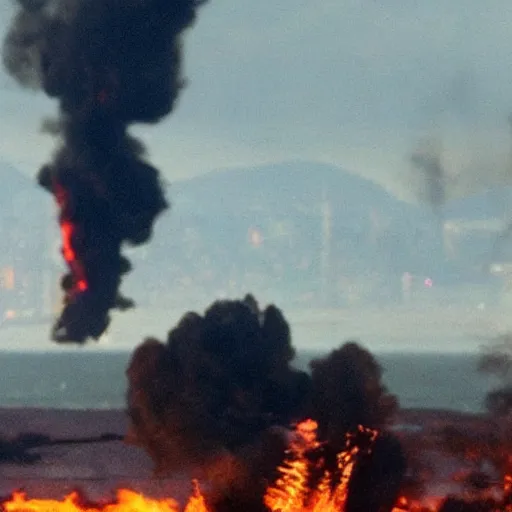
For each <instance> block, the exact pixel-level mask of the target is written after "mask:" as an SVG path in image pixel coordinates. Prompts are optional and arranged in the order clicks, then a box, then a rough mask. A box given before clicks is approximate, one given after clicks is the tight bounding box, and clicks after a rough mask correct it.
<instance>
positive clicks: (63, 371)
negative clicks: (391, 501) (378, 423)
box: [0, 351, 494, 411]
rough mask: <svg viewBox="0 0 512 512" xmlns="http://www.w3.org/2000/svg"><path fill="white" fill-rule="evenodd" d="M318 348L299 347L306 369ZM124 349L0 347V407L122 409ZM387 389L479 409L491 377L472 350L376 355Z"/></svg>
mask: <svg viewBox="0 0 512 512" xmlns="http://www.w3.org/2000/svg"><path fill="white" fill-rule="evenodd" d="M319 355H320V354H319V353H307V352H301V353H299V354H298V357H297V361H296V365H297V366H299V367H302V368H306V367H307V364H308V362H309V360H311V358H313V357H317V356H319ZM129 358H130V353H128V352H103V351H102V352H61V353H12V352H4V353H2V352H0V406H1V407H27V406H28V407H44V408H95V409H96V408H123V407H124V399H125V390H126V379H125V375H124V372H125V368H126V366H127V363H128V360H129ZM377 358H378V360H379V362H380V363H381V364H382V366H383V368H384V370H385V373H384V380H385V382H386V384H387V386H388V387H389V389H390V390H391V391H392V392H393V393H395V394H397V395H398V397H399V398H400V403H401V405H402V406H404V407H425V408H430V407H440V408H449V409H457V410H462V411H479V410H482V402H483V398H484V396H485V394H486V392H487V391H488V390H489V389H490V388H491V387H492V386H493V384H494V382H493V381H492V380H491V379H489V378H486V377H484V376H482V375H479V374H478V373H477V372H476V370H475V368H476V361H477V356H476V355H468V354H464V355H463V354H460V355H458V354H439V355H434V354H414V353H406V354H380V355H379V354H377Z"/></svg>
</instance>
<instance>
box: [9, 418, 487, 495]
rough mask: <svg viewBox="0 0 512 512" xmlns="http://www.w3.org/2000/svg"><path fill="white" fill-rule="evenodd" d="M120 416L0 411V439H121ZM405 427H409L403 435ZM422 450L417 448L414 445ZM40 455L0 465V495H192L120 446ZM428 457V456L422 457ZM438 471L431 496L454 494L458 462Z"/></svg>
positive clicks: (446, 462)
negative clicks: (26, 435) (125, 490)
mask: <svg viewBox="0 0 512 512" xmlns="http://www.w3.org/2000/svg"><path fill="white" fill-rule="evenodd" d="M481 421H482V420H481V419H479V417H476V416H471V415H467V414H463V413H454V412H450V411H427V410H408V411H402V412H401V413H400V415H399V418H397V424H399V425H401V429H402V430H401V432H402V433H401V434H400V433H399V435H406V436H419V438H418V439H420V438H422V437H423V436H424V435H428V434H429V433H430V432H433V431H435V430H436V429H438V428H439V427H440V426H442V425H444V424H446V423H454V422H455V423H459V424H460V423H461V422H466V423H467V422H474V424H475V425H478V424H479V423H480V422H481ZM126 425H127V420H126V417H125V415H124V412H122V411H117V410H110V411H85V410H82V411H76V410H74V411H69V410H48V409H0V436H2V437H3V438H8V439H10V438H14V437H16V436H17V435H19V434H20V433H26V432H32V433H38V434H45V435H48V436H50V437H51V438H52V439H63V438H78V437H86V436H100V435H102V434H105V433H114V434H120V435H122V434H124V432H125V431H126ZM404 425H406V426H407V428H406V429H405V434H404V429H403V427H404ZM418 446H421V443H418ZM33 452H34V453H38V454H40V455H41V456H42V460H41V461H39V462H37V463H34V464H18V463H16V464H15V463H4V464H0V495H1V496H4V497H7V496H9V495H10V494H11V493H12V491H14V490H16V489H23V490H25V491H26V492H27V493H28V495H29V496H30V497H39V498H54V499H61V498H62V497H63V496H65V495H66V494H68V493H69V492H70V491H72V490H74V489H77V488H78V489H81V490H82V491H83V492H84V493H85V495H86V497H88V498H90V499H92V500H101V499H109V498H113V497H114V495H115V489H117V488H119V487H125V488H130V489H133V490H135V491H137V492H141V493H144V494H146V495H148V496H151V497H155V498H163V497H173V498H175V499H177V500H179V501H181V502H183V501H184V500H186V498H187V497H188V496H189V494H190V491H191V482H190V477H189V475H187V474H186V472H185V471H184V472H183V473H182V474H180V475H175V476H174V477H173V478H172V479H155V478H153V477H152V472H151V468H152V464H151V461H150V460H149V458H148V457H147V456H146V455H145V454H144V452H143V451H142V450H140V449H138V448H134V447H131V446H128V445H126V444H124V443H123V442H121V441H109V442H106V443H95V444H87V445H59V446H52V447H44V448H38V449H33ZM425 456H426V457H431V456H432V452H430V453H425ZM435 459H436V461H437V462H436V465H437V468H436V470H435V473H436V474H435V475H433V476H432V481H431V485H430V491H431V492H432V493H433V495H436V496H442V495H446V493H448V492H450V491H451V490H453V485H451V484H450V483H449V482H448V477H449V472H450V471H454V470H456V469H457V468H456V465H457V463H456V461H454V460H450V459H447V458H443V457H435Z"/></svg>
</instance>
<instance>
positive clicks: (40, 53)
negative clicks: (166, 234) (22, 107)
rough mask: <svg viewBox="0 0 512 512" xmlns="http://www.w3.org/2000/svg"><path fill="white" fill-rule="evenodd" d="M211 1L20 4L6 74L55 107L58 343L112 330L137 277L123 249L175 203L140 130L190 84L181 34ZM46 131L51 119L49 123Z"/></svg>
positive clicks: (49, 176)
mask: <svg viewBox="0 0 512 512" xmlns="http://www.w3.org/2000/svg"><path fill="white" fill-rule="evenodd" d="M203 3H205V0H18V12H17V14H16V16H15V18H14V21H13V23H12V25H11V27H10V29H9V31H8V33H7V36H6V39H5V41H4V49H3V50H4V53H3V61H4V65H5V67H6V69H7V70H8V72H9V73H10V74H11V75H12V76H13V77H14V78H16V79H17V80H18V82H19V83H20V84H21V85H23V86H27V87H32V88H41V89H42V90H43V91H44V92H45V93H46V94H47V95H48V96H49V97H51V98H55V99H57V100H58V102H59V106H60V116H59V119H58V121H57V122H52V123H51V129H52V131H54V132H55V131H57V132H58V133H59V134H60V137H61V140H62V145H61V147H60V149H59V150H58V151H57V153H56V155H55V157H54V158H53V161H52V162H51V163H49V164H47V165H45V166H43V168H42V169H41V170H40V172H39V183H40V184H41V185H42V186H43V187H44V188H45V189H47V190H48V191H49V192H50V193H52V194H53V195H54V197H55V200H56V202H57V205H58V208H59V223H60V226H61V231H62V238H63V244H62V253H63V256H64V259H65V260H66V263H67V266H68V269H69V272H68V274H66V275H65V276H64V277H63V279H62V288H63V290H64V295H65V296H64V308H63V311H62V313H61V315H60V318H59V319H58V320H57V322H56V324H55V326H54V329H53V339H54V340H55V341H58V342H78V343H83V342H84V341H86V340H87V338H89V337H92V338H95V339H97V338H99V337H100V336H101V334H102V333H103V332H104V331H105V330H106V328H107V327H108V324H109V321H110V318H109V311H110V310H111V309H113V308H120V309H124V308H127V307H130V306H132V305H133V303H132V301H131V300H128V299H125V298H124V297H122V296H121V295H120V294H119V286H120V282H121V277H122V275H123V274H124V273H126V272H128V271H129V270H130V264H129V262H128V261H127V260H126V259H125V258H124V257H123V256H122V255H121V249H122V246H123V244H126V243H128V244H132V245H139V244H143V243H145V242H147V241H148V240H149V238H150V237H151V233H152V228H153V224H154V222H155V220H156V218H157V216H158V215H159V214H160V213H161V212H162V211H163V210H165V209H166V208H167V206H168V205H167V201H166V199H165V197H164V193H163V189H162V187H161V184H160V180H159V174H158V171H157V170H156V169H155V168H154V167H152V166H151V165H150V164H149V163H147V161H146V159H145V155H144V149H143V147H142V146H141V144H140V143H139V142H138V141H136V140H135V139H133V138H132V137H130V136H129V135H128V132H127V131H128V127H129V125H130V124H132V123H137V122H139V123H155V122H157V121H159V120H160V119H162V118H163V117H164V116H166V115H167V114H169V113H170V112H171V111H172V109H173V107H174V105H175V102H176V99H177V97H178V95H179V92H180V90H181V88H182V86H183V80H182V77H181V58H182V57H181V54H182V49H181V37H182V33H183V31H184V30H185V29H186V28H188V27H189V26H191V25H192V23H193V22H194V19H195V16H196V10H197V8H198V7H199V5H200V4H203ZM47 124H48V123H47Z"/></svg>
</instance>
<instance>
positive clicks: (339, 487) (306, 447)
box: [264, 419, 378, 512]
mask: <svg viewBox="0 0 512 512" xmlns="http://www.w3.org/2000/svg"><path fill="white" fill-rule="evenodd" d="M317 428H318V424H317V423H316V422H315V421H313V420H311V419H308V420H305V421H303V422H301V423H299V424H298V425H297V426H296V429H295V434H296V437H295V439H294V440H293V441H292V442H291V444H290V449H289V450H288V451H287V456H286V459H285V461H284V463H283V464H282V465H281V466H280V467H279V468H278V469H279V472H280V474H281V476H280V478H279V479H278V480H277V481H276V483H275V485H274V486H272V487H270V488H269V489H268V490H267V493H266V494H265V497H264V503H265V505H266V506H267V508H268V509H269V510H270V511H272V512H338V511H340V510H343V509H344V506H345V502H346V499H347V488H348V482H349V480H350V476H351V475H352V470H353V468H354V462H355V458H356V456H357V454H358V453H359V451H360V449H359V447H358V446H357V445H354V446H352V442H353V439H354V436H347V444H346V450H344V451H342V452H341V453H339V454H338V456H337V465H338V468H337V469H338V471H339V473H340V475H341V476H340V478H339V479H338V481H337V482H334V481H333V479H332V475H331V473H330V472H329V471H328V470H325V471H324V473H323V475H322V477H321V478H320V481H319V483H318V484H317V485H316V488H314V489H310V487H309V478H310V476H311V469H312V467H311V462H310V461H309V460H308V458H307V453H308V452H310V451H311V450H314V449H317V448H319V447H320V446H321V444H320V442H319V441H318V440H317V436H316V431H317ZM358 432H359V433H363V434H366V435H368V437H369V441H370V446H371V445H372V444H373V442H374V441H375V439H376V437H377V435H378V432H377V431H376V430H370V429H365V428H364V427H361V426H360V427H358ZM370 449H371V448H370Z"/></svg>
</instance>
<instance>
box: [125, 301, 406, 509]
mask: <svg viewBox="0 0 512 512" xmlns="http://www.w3.org/2000/svg"><path fill="white" fill-rule="evenodd" d="M294 352H295V351H294V349H293V347H292V344H291V336H290V328H289V326H288V323H287V322H286V320H285V318H284V316H283V314H282V313H281V311H280V310H279V309H278V308H276V307H275V306H273V305H270V306H267V307H266V308H265V309H264V310H263V311H261V310H260V308H259V306H258V304H257V302H256V300H255V299H254V298H253V297H252V296H250V295H248V296H247V297H246V298H245V299H244V300H227V301H218V302H215V303H213V304H212V305H211V306H210V307H209V308H208V309H207V310H206V312H205V313H204V315H203V316H201V315H199V314H197V313H187V314H186V315H184V316H183V318H182V319H181V321H180V322H179V323H178V325H177V326H176V327H175V328H174V329H172V330H171V331H170V332H169V334H168V337H167V342H166V343H162V342H160V341H158V340H156V339H154V338H149V339H146V340H145V341H144V342H143V343H142V344H141V345H140V346H139V347H138V348H137V349H136V350H135V352H134V354H133V356H132V360H131V363H130V365H129V368H128V370H127V376H128V381H129V388H128V415H129V418H130V429H129V432H128V434H127V441H128V442H130V443H133V444H136V445H138V446H140V447H142V448H143V449H144V450H145V451H146V452H147V453H148V454H149V455H150V457H151V458H152V460H153V461H154V464H155V473H156V474H159V475H162V474H169V473H173V472H174V471H176V470H178V469H183V468H187V467H193V468H199V469H198V471H199V474H200V476H201V477H202V478H206V479H207V480H208V481H209V482H210V483H211V485H212V489H213V490H212V491H211V493H210V494H209V496H208V500H209V503H210V505H211V506H212V508H213V509H214V510H215V511H218V512H220V511H230V510H248V511H249V510H251V511H252V510H254V511H265V510H273V511H277V510H282V511H284V510H287V511H290V512H292V511H293V512H295V511H299V510H311V511H313V510H315V511H320V510H326V511H327V510H338V509H340V507H341V503H343V504H344V505H343V507H344V508H345V509H346V510H347V511H356V510H365V511H367V512H369V511H371V510H376V511H377V510H383V511H384V510H391V508H392V506H393V504H394V503H395V501H396V499H397V497H398V491H399V489H400V484H401V481H402V477H403V475H404V472H405V459H404V456H403V453H402V451H401V447H400V444H399V443H398V442H397V440H396V439H395V438H394V437H393V436H391V435H390V434H389V433H387V432H385V428H386V425H387V424H388V422H389V420H390V418H391V415H392V414H393V412H394V407H396V400H394V399H393V397H391V396H390V395H389V394H388V393H387V391H386V388H385V387H384V386H383V385H382V382H381V369H380V367H379V365H378V364H377V362H376V361H375V360H374V359H373V357H372V356H371V354H369V353H368V352H367V351H366V350H364V349H363V348H361V347H359V345H357V344H356V343H346V344H345V345H343V346H342V347H341V348H339V349H337V350H335V351H333V352H332V353H331V354H330V355H328V356H327V357H326V358H323V359H321V360H317V361H314V362H313V363H312V370H313V371H312V373H311V375H308V374H307V373H305V372H301V371H298V370H296V369H294V368H293V367H292V365H291V362H292V360H293V357H294ZM294 424H296V425H297V427H296V429H295V434H292V425H294ZM378 431H382V433H381V434H379V435H377V432H378ZM290 436H292V440H291V442H290ZM270 482H276V484H275V486H270V487H269V483H270ZM370 485H371V486H372V487H373V489H374V490H368V487H369V486H370ZM290 489H294V490H293V491H290ZM376 493H377V494H376ZM288 498H289V501H286V500H288ZM283 500H285V501H283ZM325 500H327V501H325ZM285 502H286V503H285ZM324 502H325V507H331V508H325V507H324V508H322V505H321V503H324ZM327 503H328V504H327ZM377 503H378V506H379V507H382V506H383V507H384V508H376V504H377Z"/></svg>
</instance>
